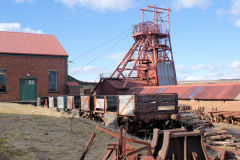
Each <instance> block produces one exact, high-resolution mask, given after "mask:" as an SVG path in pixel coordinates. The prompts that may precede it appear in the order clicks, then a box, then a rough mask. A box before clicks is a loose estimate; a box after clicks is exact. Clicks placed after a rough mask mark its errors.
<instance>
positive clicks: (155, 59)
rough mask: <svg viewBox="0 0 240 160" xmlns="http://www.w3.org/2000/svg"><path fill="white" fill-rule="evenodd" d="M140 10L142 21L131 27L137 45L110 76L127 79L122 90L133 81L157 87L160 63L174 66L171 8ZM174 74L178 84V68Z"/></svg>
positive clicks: (149, 7)
mask: <svg viewBox="0 0 240 160" xmlns="http://www.w3.org/2000/svg"><path fill="white" fill-rule="evenodd" d="M141 11H142V22H141V23H139V24H137V25H133V26H132V37H133V38H134V40H135V42H134V43H133V45H132V47H131V48H130V49H129V51H128V52H127V54H126V55H125V56H124V58H123V59H122V61H121V62H120V64H119V65H118V66H117V68H116V69H115V71H114V72H113V73H112V75H111V77H110V78H121V79H125V81H124V84H123V86H122V88H125V87H126V85H127V83H128V81H129V80H130V79H134V80H145V81H147V83H148V84H149V85H154V86H158V85H159V78H158V72H157V64H158V63H172V64H173V66H174V61H173V55H172V47H171V41H170V31H169V28H170V23H169V12H170V9H169V8H158V7H156V6H155V5H153V6H148V7H147V8H145V9H141ZM150 16H152V17H151V19H148V18H149V17H150ZM173 72H174V73H173V74H174V76H175V77H174V78H175V81H176V73H175V67H173Z"/></svg>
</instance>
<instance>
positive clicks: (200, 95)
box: [125, 83, 240, 100]
mask: <svg viewBox="0 0 240 160" xmlns="http://www.w3.org/2000/svg"><path fill="white" fill-rule="evenodd" d="M125 93H126V94H156V93H177V94H178V97H179V99H199V100H240V83H225V84H198V85H175V86H154V87H153V86H142V87H132V88H129V90H127V91H126V92H125Z"/></svg>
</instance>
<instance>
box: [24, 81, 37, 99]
mask: <svg viewBox="0 0 240 160" xmlns="http://www.w3.org/2000/svg"><path fill="white" fill-rule="evenodd" d="M20 99H21V101H34V100H36V79H20Z"/></svg>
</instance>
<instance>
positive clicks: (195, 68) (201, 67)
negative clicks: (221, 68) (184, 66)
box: [191, 64, 205, 71]
mask: <svg viewBox="0 0 240 160" xmlns="http://www.w3.org/2000/svg"><path fill="white" fill-rule="evenodd" d="M204 68H205V67H204V65H203V64H197V65H195V66H192V67H191V70H192V71H197V70H201V69H204Z"/></svg>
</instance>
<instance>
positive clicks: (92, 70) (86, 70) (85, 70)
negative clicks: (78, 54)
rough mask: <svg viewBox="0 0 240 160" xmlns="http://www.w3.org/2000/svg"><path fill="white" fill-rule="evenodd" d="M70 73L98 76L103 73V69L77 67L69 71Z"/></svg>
mask: <svg viewBox="0 0 240 160" xmlns="http://www.w3.org/2000/svg"><path fill="white" fill-rule="evenodd" d="M70 71H71V73H88V74H96V73H97V74H99V73H101V72H103V71H104V69H103V68H101V67H97V66H90V65H89V66H85V67H77V68H72V69H70Z"/></svg>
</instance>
